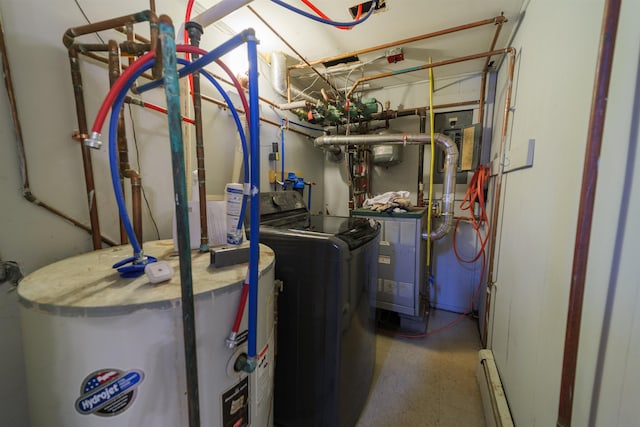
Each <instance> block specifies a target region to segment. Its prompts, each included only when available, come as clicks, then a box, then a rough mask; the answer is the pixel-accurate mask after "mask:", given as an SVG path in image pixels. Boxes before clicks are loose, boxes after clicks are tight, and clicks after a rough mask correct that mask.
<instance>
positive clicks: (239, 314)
mask: <svg viewBox="0 0 640 427" xmlns="http://www.w3.org/2000/svg"><path fill="white" fill-rule="evenodd" d="M248 295H249V284H248V283H247V282H245V283H244V284H243V285H242V295H240V305H238V311H237V312H236V320H234V322H233V328H232V329H231V332H232V333H235V334H237V333H238V330H240V323H241V322H242V316H243V315H244V307H245V305H246V304H247V296H248Z"/></svg>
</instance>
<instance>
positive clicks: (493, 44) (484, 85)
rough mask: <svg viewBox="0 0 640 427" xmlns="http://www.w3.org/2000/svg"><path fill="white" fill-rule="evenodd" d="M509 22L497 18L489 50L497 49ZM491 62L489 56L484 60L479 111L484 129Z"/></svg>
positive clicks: (502, 18)
mask: <svg viewBox="0 0 640 427" xmlns="http://www.w3.org/2000/svg"><path fill="white" fill-rule="evenodd" d="M505 22H507V18H505V17H504V15H500V16H497V17H496V20H495V25H496V31H495V33H493V40H491V46H489V50H494V49H495V48H496V43H497V42H498V37H499V36H500V31H501V30H502V24H504V23H505ZM490 62H491V57H490V56H488V57H487V58H486V59H485V60H484V66H483V67H482V80H481V81H480V105H479V109H478V123H480V125H481V126H483V127H484V100H485V91H486V90H487V73H488V72H489V63H490Z"/></svg>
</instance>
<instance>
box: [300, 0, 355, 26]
mask: <svg viewBox="0 0 640 427" xmlns="http://www.w3.org/2000/svg"><path fill="white" fill-rule="evenodd" d="M302 3H304V4H306V5H307V6H309V9H311V10H313V11H314V12H315V13H316V15H318V16H319V17H320V18H322V19H326V20H327V21H333V19H331V18H329V17H328V16H327V15H325V14H324V13H323V12H322V11H321V10H320V9H318V8H317V7H316V5H314V4H313V3H311V1H310V0H302ZM360 15H362V3H360V4H359V5H358V14H357V15H356V17H355V19H354V20H355V21H357V20H358V19H360ZM336 28H339V29H341V30H350V29H351V28H352V27H339V26H336Z"/></svg>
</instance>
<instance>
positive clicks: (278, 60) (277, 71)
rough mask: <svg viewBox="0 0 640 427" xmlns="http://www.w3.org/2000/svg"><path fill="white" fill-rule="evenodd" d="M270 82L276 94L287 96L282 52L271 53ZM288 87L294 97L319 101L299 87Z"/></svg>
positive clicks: (316, 102)
mask: <svg viewBox="0 0 640 427" xmlns="http://www.w3.org/2000/svg"><path fill="white" fill-rule="evenodd" d="M271 84H272V86H273V90H275V91H276V92H278V95H280V96H282V97H283V98H287V56H286V55H285V54H284V53H282V52H272V53H271ZM290 89H291V95H292V96H294V97H298V98H302V99H304V100H305V101H307V102H311V103H312V104H314V105H316V104H318V103H320V100H319V99H316V98H314V97H312V96H309V95H307V94H306V93H303V92H302V91H301V90H300V89H297V88H295V87H293V86H290ZM284 105H288V104H284ZM294 108H295V107H294ZM281 109H284V108H281Z"/></svg>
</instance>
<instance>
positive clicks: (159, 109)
mask: <svg viewBox="0 0 640 427" xmlns="http://www.w3.org/2000/svg"><path fill="white" fill-rule="evenodd" d="M142 105H143V106H144V107H145V108H148V109H150V110H153V111H157V112H159V113H162V114H167V109H166V108H164V107H161V106H159V105H156V104H152V103H150V102H147V101H142ZM182 121H183V122H185V123H189V124H192V125H195V124H196V122H195V120H193V119H190V118H188V117H182Z"/></svg>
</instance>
